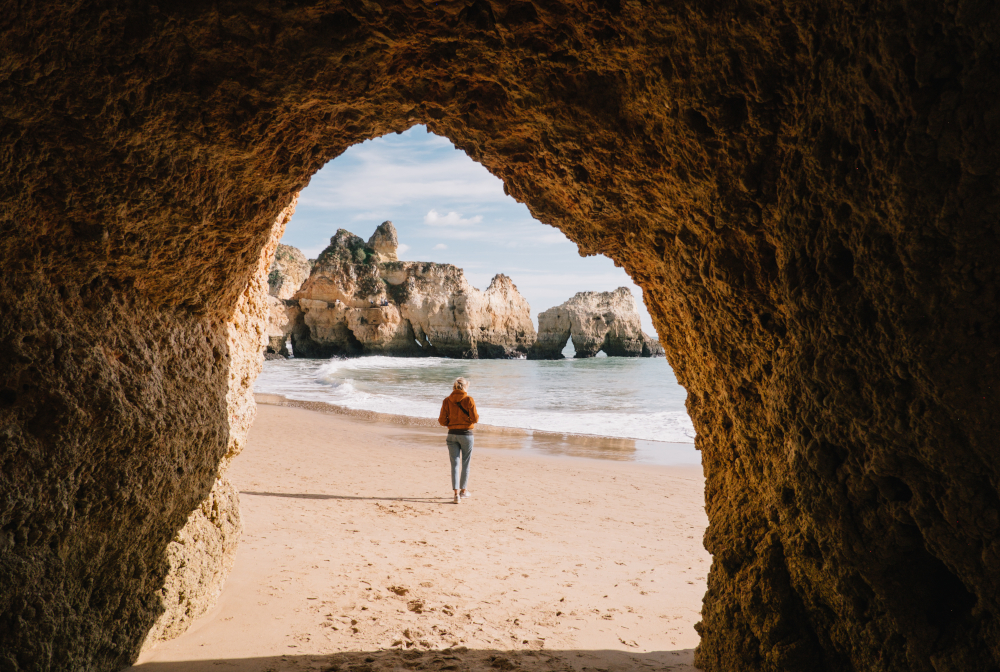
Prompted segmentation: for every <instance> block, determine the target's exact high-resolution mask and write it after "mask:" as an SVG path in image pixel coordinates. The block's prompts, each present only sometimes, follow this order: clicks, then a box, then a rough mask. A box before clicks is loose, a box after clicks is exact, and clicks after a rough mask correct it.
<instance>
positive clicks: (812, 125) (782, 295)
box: [0, 0, 1000, 672]
mask: <svg viewBox="0 0 1000 672" xmlns="http://www.w3.org/2000/svg"><path fill="white" fill-rule="evenodd" d="M997 25H1000V5H998V3H995V2H985V1H981V0H962V1H961V2H957V3H944V2H939V3H933V2H928V3H914V2H906V1H904V0H884V1H881V2H877V3H857V2H847V1H844V0H820V1H819V2H815V3H788V2H777V1H776V0H774V1H771V0H760V1H756V2H735V1H728V0H724V1H721V2H710V3H692V2H673V3H640V2H602V3H579V2H572V3H571V2H560V1H558V0H556V1H553V2H548V1H546V2H511V3H490V2H471V3H470V2H450V1H448V0H442V1H441V2H435V3H375V2H362V3H347V4H340V3H336V2H334V3H312V2H309V1H308V0H306V1H304V2H298V3H288V4H278V3H269V4H268V3H265V4H258V5H254V6H253V7H252V8H248V7H246V6H243V5H240V4H238V3H229V4H225V3H222V4H218V3H201V4H199V3H188V4H186V5H185V6H184V8H183V10H178V9H176V8H174V7H171V6H169V5H158V6H153V5H140V4H135V3H131V4H130V3H99V4H95V3H58V2H55V3H53V2H48V3H34V4H32V3H26V4H22V5H19V6H18V8H17V13H16V20H10V21H8V22H6V23H5V24H4V27H3V28H2V31H0V49H2V51H0V53H3V54H4V55H5V57H6V58H5V61H4V71H3V72H4V76H3V77H2V78H0V93H2V100H3V101H4V102H3V105H4V112H3V115H2V125H0V133H2V134H3V138H4V144H3V146H4V149H5V151H4V152H2V153H0V183H2V186H3V189H0V263H2V268H3V283H2V285H0V667H3V668H4V669H7V670H16V671H17V672H22V671H24V670H32V671H34V670H54V669H59V670H96V669H100V670H104V669H109V670H110V669H120V668H121V667H122V666H124V665H126V664H127V663H128V662H129V661H130V660H131V659H133V658H134V656H135V654H136V652H137V651H138V648H139V646H140V644H141V642H142V641H143V638H144V637H145V633H146V632H147V631H148V630H149V629H150V627H151V626H152V624H153V623H154V621H155V620H156V618H157V615H158V610H159V609H160V602H159V600H158V599H157V593H158V591H159V590H160V589H161V588H162V586H163V580H164V577H165V574H166V560H165V557H166V555H165V554H166V549H167V546H168V545H169V543H170V541H171V540H172V539H174V538H175V537H176V534H177V532H178V531H179V530H180V529H181V528H182V527H183V526H184V524H185V522H186V521H187V520H188V517H189V515H190V513H191V512H192V511H193V510H195V509H196V508H198V506H199V505H200V503H201V502H202V501H204V499H205V498H206V497H207V496H208V494H209V492H210V491H211V489H212V487H213V484H214V483H215V482H216V476H217V470H216V467H217V465H218V464H219V461H220V460H222V459H223V457H224V456H225V455H226V453H227V452H228V445H229V436H228V435H229V427H230V419H229V411H228V410H227V409H228V403H227V390H228V389H229V387H230V385H231V384H233V383H238V386H242V385H244V383H243V380H244V377H242V375H241V377H240V378H238V379H237V380H236V381H233V380H231V379H230V375H229V373H230V363H229V362H230V355H229V345H228V343H227V338H228V328H227V327H226V324H227V320H229V319H230V318H231V317H232V315H233V311H234V309H235V307H236V306H237V304H238V302H239V301H240V296H241V295H242V294H243V292H244V291H245V289H246V287H247V283H248V281H249V280H250V278H251V277H254V275H255V272H256V268H257V264H258V261H259V259H260V251H261V249H263V248H264V247H265V246H266V245H267V244H268V240H269V237H270V231H271V228H272V225H273V222H274V218H275V216H276V215H277V214H278V213H279V212H280V211H281V210H282V208H284V207H285V206H286V205H287V204H288V203H289V202H290V200H291V197H292V195H293V194H295V193H298V192H299V191H300V190H301V189H302V188H303V187H304V186H305V185H306V184H307V182H308V180H309V179H310V176H311V175H313V174H314V173H315V172H316V171H317V170H319V168H320V167H321V166H322V165H323V164H324V163H326V162H327V161H328V160H330V159H332V158H334V157H336V156H338V155H340V154H341V153H342V152H344V151H345V150H346V149H347V148H348V147H350V146H351V145H353V144H355V143H358V142H362V141H364V140H367V139H370V138H374V137H378V136H380V135H383V134H386V133H390V132H395V131H403V130H405V129H407V128H409V127H411V126H413V125H414V124H418V123H425V124H426V125H427V127H428V128H429V129H430V130H431V131H433V132H435V133H437V134H439V135H442V136H447V137H448V138H450V139H451V140H452V141H453V142H454V143H455V144H456V145H457V146H458V147H459V148H460V149H462V150H463V151H465V152H466V153H467V154H468V155H469V156H471V157H472V158H473V159H475V160H477V161H479V162H481V163H482V164H483V165H484V166H485V167H486V168H487V169H488V170H489V171H491V172H492V173H493V174H494V175H496V176H497V177H499V178H501V179H502V180H503V182H504V186H505V188H506V190H507V191H508V192H509V193H510V194H511V195H512V196H513V197H515V198H516V199H518V200H519V201H521V202H523V203H526V204H527V206H528V207H529V208H530V210H531V212H532V214H533V215H534V216H535V217H536V218H537V219H539V220H540V221H543V222H546V223H549V224H552V225H554V226H557V227H558V228H559V229H560V230H562V231H563V232H564V233H565V234H566V235H567V236H568V237H569V238H570V239H571V240H573V241H574V242H576V243H577V244H578V245H579V247H580V250H581V252H582V253H584V254H595V253H601V254H605V255H607V256H608V257H610V258H612V259H614V260H615V261H617V262H618V263H619V264H621V265H622V266H623V267H624V268H625V270H627V271H628V273H629V274H630V276H631V277H632V278H633V279H634V280H635V282H636V283H637V284H638V285H639V286H641V287H642V288H643V294H644V298H645V301H646V303H647V306H648V307H649V310H650V313H651V315H652V317H653V320H654V323H655V324H656V326H657V330H658V333H659V334H660V336H661V337H662V342H663V344H664V347H665V350H666V351H667V354H668V357H669V359H670V362H671V364H672V366H673V367H674V370H675V372H676V374H677V377H678V380H679V381H680V382H681V383H682V384H683V385H684V386H685V387H686V389H687V391H688V402H687V403H688V409H689V411H690V413H691V416H692V420H693V423H694V426H695V428H696V429H697V432H698V434H697V446H698V448H699V449H700V450H701V452H702V457H703V466H704V470H705V475H706V479H707V485H706V507H707V510H708V516H709V520H710V527H709V529H708V531H707V533H706V534H705V537H704V539H705V544H706V546H707V548H708V549H709V550H710V551H711V553H712V554H713V557H714V562H713V567H712V570H711V573H710V574H709V577H708V593H707V595H706V599H705V601H704V605H703V609H702V621H701V624H700V626H699V628H700V632H701V635H702V641H701V645H700V646H699V649H698V653H697V660H698V664H699V665H700V666H701V667H702V668H703V669H705V670H709V671H710V672H718V671H722V670H741V671H744V670H745V671H753V672H757V671H765V670H766V671H767V672H779V671H780V672H798V671H806V670H809V671H812V670H828V671H830V672H848V671H850V672H854V671H862V670H863V671H865V672H867V671H869V670H877V671H878V672H903V671H906V672H911V671H913V672H929V671H930V670H933V669H937V670H944V669H951V670H979V669H982V670H989V669H995V668H997V667H998V666H1000V644H998V643H1000V588H998V586H997V579H996V567H997V566H998V565H1000V545H998V544H997V543H996V537H997V525H998V523H997V520H998V513H997V512H998V511H1000V489H998V485H997V484H998V483H1000V457H998V455H997V451H996V449H995V445H996V437H997V436H998V435H1000V414H998V413H997V412H996V409H997V408H998V407H1000V386H998V385H997V384H996V381H997V380H1000V335H998V329H997V324H998V323H1000V308H998V300H997V296H998V295H1000V289H998V287H1000V278H998V271H997V259H1000V243H998V234H997V230H996V228H997V216H996V213H997V211H1000V195H998V191H997V189H996V183H997V180H998V168H1000V155H998V153H997V151H996V150H995V148H996V147H998V146H1000V126H998V124H997V120H998V119H1000V85H998V84H1000V82H998V75H997V72H996V67H995V66H994V64H995V63H997V62H998V60H1000V53H998V48H1000V46H998V45H1000V42H998V41H997V40H996V32H997V30H996V26H997ZM256 336H257V335H254V338H250V339H249V341H248V342H250V343H252V344H253V346H254V347H255V348H259V347H260V343H259V341H258V340H256ZM237 368H239V367H237ZM245 373H246V374H247V375H249V374H250V373H252V372H250V371H247V372H245ZM250 377H251V378H252V376H250ZM95 568H100V571H96V569H95Z"/></svg>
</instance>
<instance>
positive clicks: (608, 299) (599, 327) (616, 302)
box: [528, 287, 663, 359]
mask: <svg viewBox="0 0 1000 672" xmlns="http://www.w3.org/2000/svg"><path fill="white" fill-rule="evenodd" d="M570 337H572V338H573V348H574V349H575V350H576V355H575V356H576V357H578V358H583V357H593V356H594V355H596V354H597V353H598V352H599V351H601V350H603V351H604V354H606V355H607V356H608V357H662V356H663V348H662V347H660V342H659V341H657V340H656V339H655V338H650V337H649V336H647V335H646V334H644V333H643V331H642V326H641V325H640V323H639V307H638V305H636V302H635V297H634V296H632V292H631V291H630V290H629V288H628V287H619V288H618V289H616V290H615V291H613V292H577V294H576V296H574V297H573V298H571V299H569V300H568V301H566V302H565V303H563V304H562V305H559V306H555V307H554V308H549V309H548V310H546V311H543V312H541V313H539V314H538V339H537V340H536V341H535V344H534V345H533V346H532V347H531V351H530V352H529V353H528V358H529V359H562V358H563V354H562V351H563V348H565V347H566V342H567V341H568V340H569V339H570Z"/></svg>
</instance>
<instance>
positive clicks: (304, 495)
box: [240, 490, 452, 504]
mask: <svg viewBox="0 0 1000 672" xmlns="http://www.w3.org/2000/svg"><path fill="white" fill-rule="evenodd" d="M240 494H241V495H251V496H253V497H286V498H289V499H357V500H361V501H370V502H418V503H420V504H451V503H452V498H451V497H360V496H358V495H319V494H312V493H308V492H255V491H253V490H240Z"/></svg>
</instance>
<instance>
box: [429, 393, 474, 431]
mask: <svg viewBox="0 0 1000 672" xmlns="http://www.w3.org/2000/svg"><path fill="white" fill-rule="evenodd" d="M477 422H479V412H478V411H476V402H475V401H473V400H472V397H470V396H469V395H468V394H466V393H465V392H463V391H462V390H455V391H454V392H452V393H451V394H449V395H448V396H447V397H445V398H444V401H443V402H442V403H441V414H440V415H439V416H438V424H440V425H443V426H444V427H447V428H448V429H472V428H473V427H475V426H476V423H477Z"/></svg>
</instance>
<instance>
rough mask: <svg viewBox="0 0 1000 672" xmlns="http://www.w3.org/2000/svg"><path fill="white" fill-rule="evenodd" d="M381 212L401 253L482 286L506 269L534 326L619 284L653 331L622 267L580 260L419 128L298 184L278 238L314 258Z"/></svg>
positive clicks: (365, 231) (366, 146) (479, 171)
mask: <svg viewBox="0 0 1000 672" xmlns="http://www.w3.org/2000/svg"><path fill="white" fill-rule="evenodd" d="M387 219H388V220H391V221H392V223H393V224H394V225H395V226H396V230H397V231H398V233H399V242H400V251H399V252H400V253H399V258H400V259H402V260H405V261H436V262H440V263H449V264H455V265H456V266H459V267H460V268H463V269H464V270H465V276H466V278H468V280H469V282H470V283H471V284H472V285H473V286H474V287H478V288H479V289H486V287H487V286H488V285H489V283H490V280H491V279H492V278H493V276H494V275H496V274H497V273H505V274H507V275H508V276H510V277H511V279H512V280H513V281H514V284H515V285H517V288H518V291H520V292H521V294H522V295H523V296H524V297H525V298H526V299H527V300H528V303H530V304H531V317H532V319H534V321H535V324H536V325H537V324H538V319H537V316H538V313H540V312H541V311H543V310H545V309H547V308H551V307H552V306H556V305H559V304H560V303H562V302H563V301H565V300H566V299H568V298H570V297H571V296H573V294H575V293H576V292H583V291H608V290H613V289H615V288H617V287H623V286H624V287H628V288H629V289H631V290H632V294H633V296H635V297H636V299H638V301H639V307H640V317H641V319H642V327H643V331H645V332H646V333H647V334H650V335H651V336H654V337H655V335H656V331H655V330H654V329H653V323H652V320H651V319H650V317H649V313H648V312H647V311H646V307H645V306H644V305H643V304H642V290H641V289H639V288H638V287H637V286H636V285H635V284H634V283H633V282H632V281H631V279H630V278H629V277H628V274H627V273H625V271H624V270H622V269H620V268H616V267H615V265H614V264H613V263H612V262H611V260H610V259H608V258H607V257H603V256H596V257H586V258H584V257H581V256H580V255H579V254H578V252H577V247H576V244H575V243H573V242H571V241H570V240H569V239H568V238H566V236H564V235H563V234H562V232H561V231H559V230H558V229H556V228H554V227H551V226H547V225H545V224H542V223H541V222H539V221H537V220H535V219H533V218H532V216H531V213H529V212H528V208H527V207H525V206H524V205H522V204H521V203H518V202H517V201H515V200H514V199H513V198H511V197H510V196H507V195H506V194H504V193H503V183H502V182H501V181H500V179H499V178H496V177H494V176H493V175H491V174H490V173H489V172H488V171H487V170H486V169H485V168H483V167H482V166H481V165H479V164H478V163H476V162H475V161H473V160H472V159H470V158H469V157H468V156H466V154H465V152H463V151H461V150H459V149H456V148H455V146H454V145H452V144H451V142H450V141H449V140H448V139H447V138H442V137H440V136H437V135H434V134H432V133H429V132H427V129H426V128H425V127H423V126H415V127H413V128H411V129H410V130H409V131H407V132H405V133H402V134H400V135H396V134H390V135H386V136H383V137H381V138H377V139H375V140H369V141H367V142H365V143H362V144H360V145H355V146H354V147H351V148H350V149H348V150H347V151H346V152H344V153H343V154H342V155H340V156H339V157H337V158H336V159H334V160H333V161H331V162H329V163H327V164H326V166H324V167H323V169H322V170H320V171H319V172H318V173H316V175H314V176H313V178H312V181H311V182H310V183H309V186H308V187H306V188H305V189H304V190H303V191H302V195H301V196H300V198H299V205H298V208H296V211H295V216H294V217H293V218H292V221H291V222H289V224H288V227H287V229H286V230H285V235H284V238H282V241H281V242H283V243H285V244H287V245H292V246H294V247H297V248H299V249H300V250H302V251H303V252H304V253H305V254H306V256H308V257H309V258H310V259H313V258H315V257H316V256H317V255H318V254H319V253H320V252H321V251H322V250H323V248H325V247H326V246H327V245H328V244H329V242H330V237H331V236H333V234H334V233H336V231H337V229H341V228H342V229H347V230H348V231H351V232H352V233H355V234H357V235H358V236H361V237H362V238H364V239H365V240H367V239H368V237H369V236H371V234H372V232H373V231H374V230H375V227H376V226H378V225H379V224H381V223H382V222H383V221H385V220H387Z"/></svg>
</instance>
